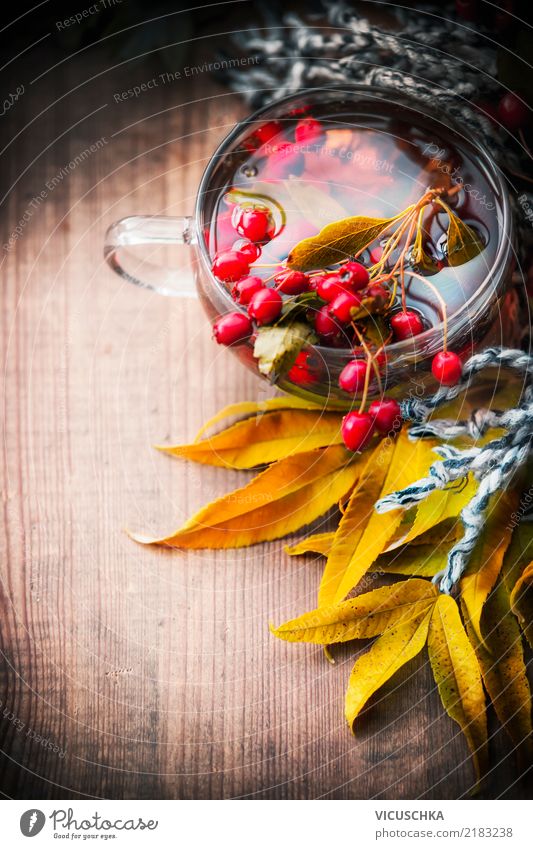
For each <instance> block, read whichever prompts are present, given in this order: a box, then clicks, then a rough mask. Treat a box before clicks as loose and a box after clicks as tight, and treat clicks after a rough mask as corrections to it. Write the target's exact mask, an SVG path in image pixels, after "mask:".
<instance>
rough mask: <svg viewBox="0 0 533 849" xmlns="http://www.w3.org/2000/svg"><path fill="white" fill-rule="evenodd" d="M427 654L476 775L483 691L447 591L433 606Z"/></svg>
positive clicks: (483, 757) (483, 724) (481, 752)
mask: <svg viewBox="0 0 533 849" xmlns="http://www.w3.org/2000/svg"><path fill="white" fill-rule="evenodd" d="M428 654H429V660H430V663H431V668H432V669H433V675H434V678H435V682H436V684H437V687H438V688H439V693H440V697H441V701H442V704H443V705H444V708H445V710H446V713H447V714H448V715H449V716H451V718H452V719H453V720H455V722H457V724H458V725H459V726H460V728H461V730H462V732H463V734H464V735H465V737H466V739H467V742H468V745H469V747H470V751H471V752H472V757H473V760H474V764H475V767H476V772H477V775H478V778H480V777H481V775H482V774H483V773H484V772H485V770H486V766H487V716H486V709H485V693H484V692H483V684H482V682H481V671H480V668H479V663H478V661H477V657H476V654H475V652H474V649H473V648H472V645H471V643H470V641H469V639H468V637H467V634H466V631H465V629H464V627H463V623H462V622H461V617H460V615H459V609H458V607H457V604H456V602H455V600H454V599H453V598H451V596H449V595H440V596H439V598H438V600H437V603H436V605H435V607H434V609H433V614H432V616H431V622H430V625H429V634H428Z"/></svg>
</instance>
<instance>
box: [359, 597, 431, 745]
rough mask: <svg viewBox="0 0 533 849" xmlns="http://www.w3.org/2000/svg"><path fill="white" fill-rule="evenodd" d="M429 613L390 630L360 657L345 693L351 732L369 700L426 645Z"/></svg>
mask: <svg viewBox="0 0 533 849" xmlns="http://www.w3.org/2000/svg"><path fill="white" fill-rule="evenodd" d="M430 618H431V613H426V614H425V615H423V616H422V617H421V618H419V619H411V620H410V621H409V622H404V623H403V624H402V625H399V626H398V627H397V628H396V627H393V628H390V629H389V630H388V631H385V633H384V634H383V636H382V637H379V638H378V639H377V640H376V642H375V643H373V645H372V646H371V647H370V649H369V650H368V651H367V652H365V654H363V655H362V656H361V657H359V658H358V659H357V660H356V662H355V666H354V668H353V669H352V674H351V675H350V680H349V682H348V689H347V691H346V704H345V710H346V719H347V721H348V724H349V725H350V728H351V729H352V730H353V725H354V722H355V720H356V719H357V717H358V715H359V714H360V712H361V711H362V709H363V708H364V706H365V705H366V703H367V702H368V700H369V698H370V697H371V696H372V695H373V694H374V693H375V692H377V690H379V688H380V687H382V686H383V684H385V683H386V682H387V681H388V680H389V678H392V676H393V675H394V673H395V672H397V671H398V670H399V669H401V667H402V666H404V665H405V664H406V663H407V662H408V661H409V660H411V659H412V658H413V657H416V655H417V654H418V653H419V652H420V651H422V649H423V648H424V646H425V644H426V639H427V635H428V627H429V620H430Z"/></svg>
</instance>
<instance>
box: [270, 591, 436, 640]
mask: <svg viewBox="0 0 533 849" xmlns="http://www.w3.org/2000/svg"><path fill="white" fill-rule="evenodd" d="M436 598H437V590H436V588H435V587H434V586H433V584H431V583H430V582H429V581H422V580H418V579H416V578H415V579H413V580H411V581H399V582H398V583H396V584H393V585H392V586H390V587H379V588H378V589H376V590H371V591H370V592H368V593H364V595H359V596H356V598H350V599H348V600H347V601H343V602H341V603H340V604H334V605H330V606H328V607H319V608H317V609H316V610H311V611H309V613H304V614H303V616H299V617H298V618H297V619H291V620H290V621H289V622H285V624H284V625H280V626H279V628H273V627H271V629H270V630H271V631H272V633H273V634H274V636H276V637H279V638H280V639H281V640H286V641H287V642H289V643H318V644H319V645H328V644H331V643H345V642H347V641H348V640H355V639H365V638H367V637H376V636H377V635H378V634H382V633H383V632H384V631H386V630H387V629H388V628H391V627H392V626H397V625H399V624H401V623H403V622H407V621H409V620H410V619H413V618H418V619H419V618H420V616H421V615H423V614H424V613H427V612H428V610H429V608H430V607H431V605H433V604H434V603H435V599H436Z"/></svg>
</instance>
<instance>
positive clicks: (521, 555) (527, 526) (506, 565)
mask: <svg viewBox="0 0 533 849" xmlns="http://www.w3.org/2000/svg"><path fill="white" fill-rule="evenodd" d="M519 519H520V516H519V514H518V513H515V514H514V516H513V514H512V513H511V522H510V527H512V536H511V542H510V543H509V547H508V549H507V551H506V552H505V557H504V559H503V567H502V578H503V581H504V583H505V586H506V587H507V589H508V590H509V592H511V591H512V590H513V589H514V587H515V585H516V583H517V581H518V579H519V578H520V575H521V574H522V572H523V571H524V569H525V567H526V566H528V565H529V564H530V563H531V562H532V561H533V522H524V521H520V522H519V524H516V523H517V521H518V520H519Z"/></svg>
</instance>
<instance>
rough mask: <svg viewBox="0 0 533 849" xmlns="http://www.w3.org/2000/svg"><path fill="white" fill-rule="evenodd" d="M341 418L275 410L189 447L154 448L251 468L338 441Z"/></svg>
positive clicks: (234, 466)
mask: <svg viewBox="0 0 533 849" xmlns="http://www.w3.org/2000/svg"><path fill="white" fill-rule="evenodd" d="M340 426H341V417H340V416H339V415H338V414H337V413H324V412H321V411H314V410H279V411H278V412H272V413H265V414H264V415H261V416H258V417H257V418H256V417H252V418H248V419H244V421H241V422H237V424H234V425H232V426H231V427H229V428H226V430H223V431H221V433H217V434H216V435H215V436H209V437H207V439H203V440H202V441H201V442H192V443H191V444H189V445H167V446H165V445H157V446H156V448H159V450H160V451H164V452H165V453H166V454H172V455H173V456H175V457H184V458H186V459H187V460H194V461H195V462H197V463H207V464H209V465H211V466H223V467H226V468H233V469H252V468H254V467H255V466H261V465H264V464H266V463H272V462H274V461H275V460H281V459H282V458H283V457H288V456H289V454H293V453H295V452H301V451H302V452H303V451H309V450H311V449H313V448H322V447H324V446H326V445H333V444H338V443H340V442H342V437H341V432H340Z"/></svg>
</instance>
